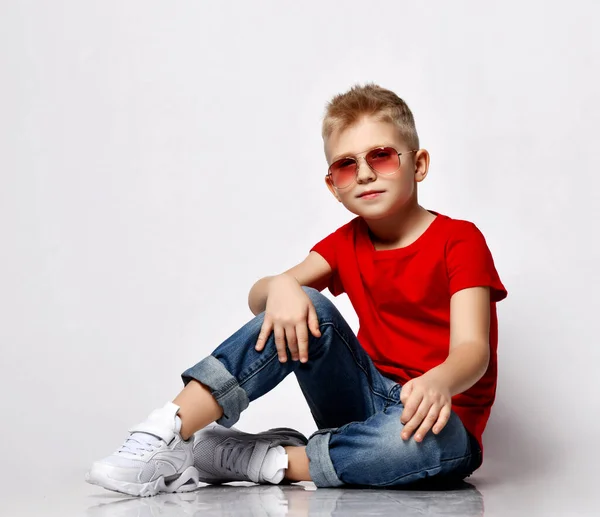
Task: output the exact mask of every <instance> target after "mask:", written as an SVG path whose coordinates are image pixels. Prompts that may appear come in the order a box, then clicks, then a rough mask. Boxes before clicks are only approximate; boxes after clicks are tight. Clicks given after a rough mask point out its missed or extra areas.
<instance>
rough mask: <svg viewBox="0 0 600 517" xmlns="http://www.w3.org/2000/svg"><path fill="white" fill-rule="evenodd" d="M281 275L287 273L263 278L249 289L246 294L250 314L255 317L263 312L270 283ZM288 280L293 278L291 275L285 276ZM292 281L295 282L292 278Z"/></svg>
mask: <svg viewBox="0 0 600 517" xmlns="http://www.w3.org/2000/svg"><path fill="white" fill-rule="evenodd" d="M283 275H287V273H281V274H279V275H272V276H265V277H264V278H261V279H260V280H258V281H257V282H256V283H255V284H254V285H253V286H252V288H251V289H250V292H249V293H248V307H250V310H251V311H252V314H254V315H255V316H256V315H257V314H260V313H261V312H263V311H264V310H265V307H266V305H267V298H268V296H269V288H270V286H271V282H272V281H273V280H274V279H276V278H278V277H280V276H283ZM287 276H288V277H290V278H294V277H293V276H291V275H287ZM294 280H296V279H295V278H294Z"/></svg>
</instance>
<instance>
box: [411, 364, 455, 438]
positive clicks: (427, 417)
mask: <svg viewBox="0 0 600 517" xmlns="http://www.w3.org/2000/svg"><path fill="white" fill-rule="evenodd" d="M400 402H402V404H404V410H403V411H402V415H401V416H400V421H401V422H402V423H403V424H405V425H404V429H403V430H402V439H403V440H408V439H409V438H410V436H411V435H412V433H413V432H414V431H415V429H417V428H418V430H417V434H416V435H415V441H416V442H421V441H423V438H424V437H425V435H426V434H427V432H428V431H429V430H430V429H431V428H432V427H433V432H434V434H439V433H440V431H441V430H442V429H443V428H444V426H445V425H446V423H447V422H448V419H449V418H450V414H451V411H452V396H451V394H450V389H449V388H448V386H447V385H446V383H444V382H443V381H442V380H441V379H439V378H437V377H436V375H435V374H434V373H433V372H427V373H425V374H423V375H421V376H420V377H416V378H414V379H412V380H410V381H408V382H407V383H406V384H404V385H403V386H402V390H401V392H400ZM434 424H435V425H434ZM419 426H420V427H419Z"/></svg>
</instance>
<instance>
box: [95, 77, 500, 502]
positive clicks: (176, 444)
mask: <svg viewBox="0 0 600 517" xmlns="http://www.w3.org/2000/svg"><path fill="white" fill-rule="evenodd" d="M323 140H324V144H325V155H326V158H327V162H328V164H329V168H328V172H327V175H326V178H325V180H326V184H327V187H328V188H329V190H330V192H331V193H332V194H333V196H334V197H335V198H336V199H337V200H338V201H339V202H341V203H342V204H343V205H344V206H345V207H346V208H347V209H348V210H350V211H351V212H352V213H354V214H356V216H357V217H355V218H354V219H352V220H351V221H350V222H349V223H347V224H345V225H344V226H342V227H341V228H339V229H338V230H337V231H335V232H333V233H332V234H330V235H329V236H327V237H326V238H324V239H323V240H321V241H320V242H319V243H317V244H316V245H315V246H314V247H313V248H312V249H311V251H310V253H309V255H308V257H307V258H306V259H305V260H304V261H302V262H301V263H300V264H298V265H296V266H294V267H293V268H291V269H289V270H288V271H285V272H284V273H282V274H280V275H276V276H272V277H266V278H263V279H261V280H259V281H258V282H256V283H255V284H254V286H253V287H252V289H251V290H250V293H249V297H248V304H249V307H250V309H251V310H252V312H253V313H254V314H255V316H256V317H255V318H254V319H252V320H251V321H250V322H249V323H247V324H246V325H244V326H243V327H242V328H241V329H239V330H238V331H237V332H236V333H235V334H233V335H232V336H230V337H229V338H228V339H227V340H225V341H224V342H223V343H222V344H221V345H220V346H219V347H217V348H216V349H215V350H214V352H212V354H211V355H209V356H208V357H206V358H205V359H203V360H202V361H200V362H199V363H198V364H196V365H195V366H193V367H191V368H189V369H188V370H186V371H185V372H184V373H183V374H182V379H183V382H184V384H185V388H184V389H183V390H182V391H181V393H180V394H179V395H178V396H177V397H176V398H175V400H174V401H173V402H168V403H167V404H166V405H165V406H164V407H163V408H161V409H157V410H155V411H154V412H152V413H151V414H150V416H149V417H148V418H147V420H145V421H144V422H142V423H141V424H138V425H137V426H134V427H132V428H131V429H130V433H131V434H130V436H129V438H128V439H127V440H126V441H125V443H124V444H123V445H122V446H121V448H120V449H119V450H118V451H117V452H115V453H114V454H113V455H111V456H109V457H107V458H105V459H104V460H102V461H99V462H96V463H94V465H93V466H92V469H91V471H90V472H89V473H88V475H87V477H86V479H87V481H88V482H90V483H94V484H98V485H101V486H103V487H105V488H108V489H112V490H117V491H121V492H124V493H128V494H132V495H141V496H143V495H154V494H156V493H159V492H180V491H191V490H194V489H195V488H196V487H197V483H198V481H203V482H207V483H224V482H228V481H253V482H257V483H274V484H277V483H280V482H282V481H284V480H285V481H287V482H290V481H291V482H294V481H310V480H312V481H313V482H314V483H315V484H316V486H317V487H336V486H343V485H355V486H371V487H390V486H403V485H409V484H411V483H415V482H417V481H420V480H424V479H427V478H431V479H433V480H461V479H463V478H465V477H466V476H468V475H470V474H471V473H472V472H473V471H474V470H476V469H477V468H479V466H480V465H481V463H482V459H483V444H482V439H481V436H482V433H483V431H484V428H485V426H486V423H487V420H488V418H489V415H490V409H491V406H492V403H493V402H494V398H495V390H496V373H497V370H496V349H497V339H498V335H497V332H498V323H497V317H496V302H498V301H500V300H502V299H504V298H505V297H506V296H507V291H506V289H505V288H504V286H503V285H502V283H501V281H500V278H499V276H498V273H497V271H496V269H495V266H494V261H493V258H492V255H491V253H490V251H489V249H488V247H487V244H486V241H485V238H484V237H483V235H482V234H481V232H480V231H479V230H478V229H477V227H476V226H475V225H474V224H472V223H470V222H467V221H462V220H456V219H452V218H450V217H449V216H445V215H442V214H440V213H438V212H434V211H432V210H426V209H424V208H422V207H421V206H419V204H418V201H417V184H418V183H420V182H421V181H423V180H424V179H425V177H426V175H427V171H428V167H429V154H428V152H427V151H426V150H425V149H419V139H418V136H417V131H416V128H415V123H414V119H413V115H412V113H411V111H410V109H409V108H408V106H407V105H406V104H405V102H404V101H403V100H402V99H400V98H399V97H398V96H397V95H396V94H394V93H393V92H391V91H389V90H386V89H383V88H381V87H379V86H376V85H372V84H371V85H366V86H362V87H361V86H355V87H353V88H352V89H350V90H349V91H348V92H346V93H344V94H340V95H337V96H335V97H334V98H333V99H332V101H331V102H330V103H329V105H328V107H327V111H326V114H325V117H324V121H323ZM325 287H328V288H329V290H330V292H331V293H332V294H333V295H335V296H337V295H339V294H341V293H343V292H346V293H347V295H348V297H349V299H350V301H351V302H352V305H353V307H354V309H355V310H356V313H357V315H358V318H359V322H360V330H359V332H358V336H355V335H354V333H353V332H352V330H351V329H350V328H349V326H348V324H347V323H346V321H345V320H344V318H343V317H342V316H341V314H340V313H339V312H338V311H337V309H336V308H335V306H334V305H333V303H332V302H331V301H330V300H329V299H327V298H326V297H324V296H323V295H322V294H320V291H322V290H323V289H324V288H325ZM292 372H293V373H294V374H295V375H296V378H297V379H298V382H299V385H300V387H301V389H302V392H303V394H304V396H305V398H306V400H307V402H308V404H309V407H310V410H311V413H312V415H313V417H314V419H315V422H316V424H317V427H318V431H316V432H315V433H314V434H313V435H312V436H311V437H310V439H308V440H307V439H306V438H305V437H304V436H303V435H301V434H300V433H299V432H297V431H294V430H292V429H287V428H280V429H271V430H270V431H266V432H264V433H259V434H256V435H252V434H248V433H242V432H241V431H239V430H237V429H235V428H234V427H232V426H233V424H235V422H236V421H237V420H238V419H239V416H240V412H241V411H243V410H244V409H245V408H246V407H247V406H248V404H249V402H250V401H252V400H254V399H256V398H258V397H260V396H262V395H264V394H265V393H267V392H268V391H270V390H271V389H273V388H274V387H275V386H276V385H277V384H278V383H279V382H281V381H282V380H283V378H284V377H285V376H286V375H288V374H289V373H292ZM212 422H216V424H212ZM219 424H220V425H219Z"/></svg>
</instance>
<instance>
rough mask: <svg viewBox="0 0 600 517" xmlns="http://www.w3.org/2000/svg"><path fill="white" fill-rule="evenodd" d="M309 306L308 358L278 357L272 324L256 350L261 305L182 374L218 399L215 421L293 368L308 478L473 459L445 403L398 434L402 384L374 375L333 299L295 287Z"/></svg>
mask: <svg viewBox="0 0 600 517" xmlns="http://www.w3.org/2000/svg"><path fill="white" fill-rule="evenodd" d="M303 289H304V291H305V292H306V294H307V295H308V296H309V297H310V299H311V301H312V303H313V304H314V306H315V309H316V312H317V316H318V319H319V325H320V330H321V337H319V338H316V337H314V336H312V334H310V332H309V347H308V362H307V363H300V362H299V361H292V360H291V356H290V354H289V351H288V361H287V362H285V363H280V362H279V360H278V356H277V350H276V347H275V340H274V336H273V333H271V336H270V337H269V339H268V341H267V343H266V345H265V348H264V349H263V350H262V351H261V352H257V351H256V350H255V349H254V345H255V343H256V340H257V339H258V334H259V332H260V329H261V326H262V323H263V319H264V312H263V313H261V314H259V315H258V316H256V317H255V318H253V319H252V320H250V321H249V322H248V323H247V324H246V325H244V326H243V327H242V328H240V329H239V330H238V331H237V332H235V333H234V334H233V335H232V336H230V337H229V338H228V339H227V340H225V341H224V342H223V343H222V344H221V345H219V347H217V348H216V349H215V350H214V352H213V353H212V354H211V355H209V356H208V357H206V358H204V359H203V360H202V361H200V362H199V363H197V364H196V365H195V366H192V367H191V368H189V369H188V370H186V371H185V372H184V373H183V374H182V379H183V382H184V384H187V383H189V382H190V381H191V380H192V379H196V380H197V381H199V382H201V383H202V384H204V385H205V386H207V387H208V388H209V389H210V391H211V393H212V394H213V396H214V397H215V399H216V401H217V402H218V403H219V405H220V406H221V407H222V408H223V416H222V417H221V418H220V419H219V420H218V421H217V423H218V424H221V425H223V426H225V427H231V426H232V425H234V424H235V423H236V422H237V420H238V419H239V417H240V413H241V412H242V411H243V410H244V409H246V408H247V407H248V404H249V403H250V401H252V400H255V399H257V398H258V397H260V396H262V395H264V394H265V393H267V392H269V391H271V390H272V389H273V388H274V387H275V386H277V385H278V384H279V383H280V382H281V381H282V380H283V379H284V378H285V377H286V376H287V375H288V374H290V373H292V372H293V373H294V374H295V375H296V378H297V379H298V383H299V384H300V388H301V390H302V393H303V394H304V397H305V398H306V401H307V402H308V405H309V407H310V411H311V413H312V415H313V418H314V420H315V423H316V424H317V427H318V431H316V432H315V433H313V434H312V435H311V436H310V438H309V440H308V445H307V447H306V454H307V456H308V458H309V461H310V463H309V468H310V475H311V477H312V480H313V482H314V483H315V485H316V486H317V487H338V486H344V485H358V486H371V487H392V486H405V485H409V484H413V485H414V484H415V483H417V484H418V483H421V484H422V482H423V481H425V482H431V481H434V482H437V481H444V482H446V481H451V482H452V481H460V480H462V479H463V478H465V477H466V476H468V475H470V474H471V473H472V472H473V471H474V470H476V469H477V468H479V466H480V465H481V451H480V449H479V445H478V444H477V441H476V440H475V439H474V438H473V436H472V435H471V434H470V433H469V432H468V431H467V430H466V429H465V427H464V426H463V424H462V422H461V420H460V418H459V417H458V415H457V414H456V413H455V412H454V411H452V414H451V416H450V419H449V421H448V423H447V424H446V426H445V427H444V429H443V430H442V431H441V432H440V433H439V434H438V435H434V434H433V433H432V432H431V431H429V432H428V433H427V434H426V435H425V438H424V439H423V441H422V442H420V443H417V442H415V440H414V434H413V435H412V436H411V437H410V438H409V439H408V440H406V441H405V440H403V439H402V438H401V436H400V434H401V432H402V428H403V427H404V426H403V424H402V423H401V421H400V415H401V413H402V410H403V407H404V406H403V404H402V403H401V402H400V392H401V389H402V386H401V385H400V384H398V383H396V382H395V381H393V380H391V379H389V378H387V377H385V376H384V375H382V374H381V373H380V372H379V371H378V370H377V369H376V368H375V366H374V365H373V362H372V361H371V359H370V357H369V356H368V355H367V353H366V352H365V351H364V350H363V348H362V347H361V345H360V343H359V342H358V339H357V338H356V336H355V334H354V332H353V331H352V329H350V327H349V326H348V323H347V322H346V321H345V320H344V318H343V316H342V315H341V314H340V313H339V311H338V310H337V308H336V307H335V305H334V304H333V303H332V302H331V301H330V300H329V299H328V298H326V297H325V296H323V295H322V294H321V293H320V292H319V291H317V290H316V289H312V288H309V287H303Z"/></svg>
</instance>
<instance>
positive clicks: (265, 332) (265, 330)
mask: <svg viewBox="0 0 600 517" xmlns="http://www.w3.org/2000/svg"><path fill="white" fill-rule="evenodd" d="M271 330H273V323H272V322H271V319H270V318H269V317H268V316H265V319H264V321H263V324H262V327H261V328H260V332H259V334H258V339H257V340H256V346H255V347H254V349H255V350H257V351H258V352H260V351H262V349H263V348H264V347H265V343H266V342H267V339H269V336H270V335H271Z"/></svg>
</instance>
